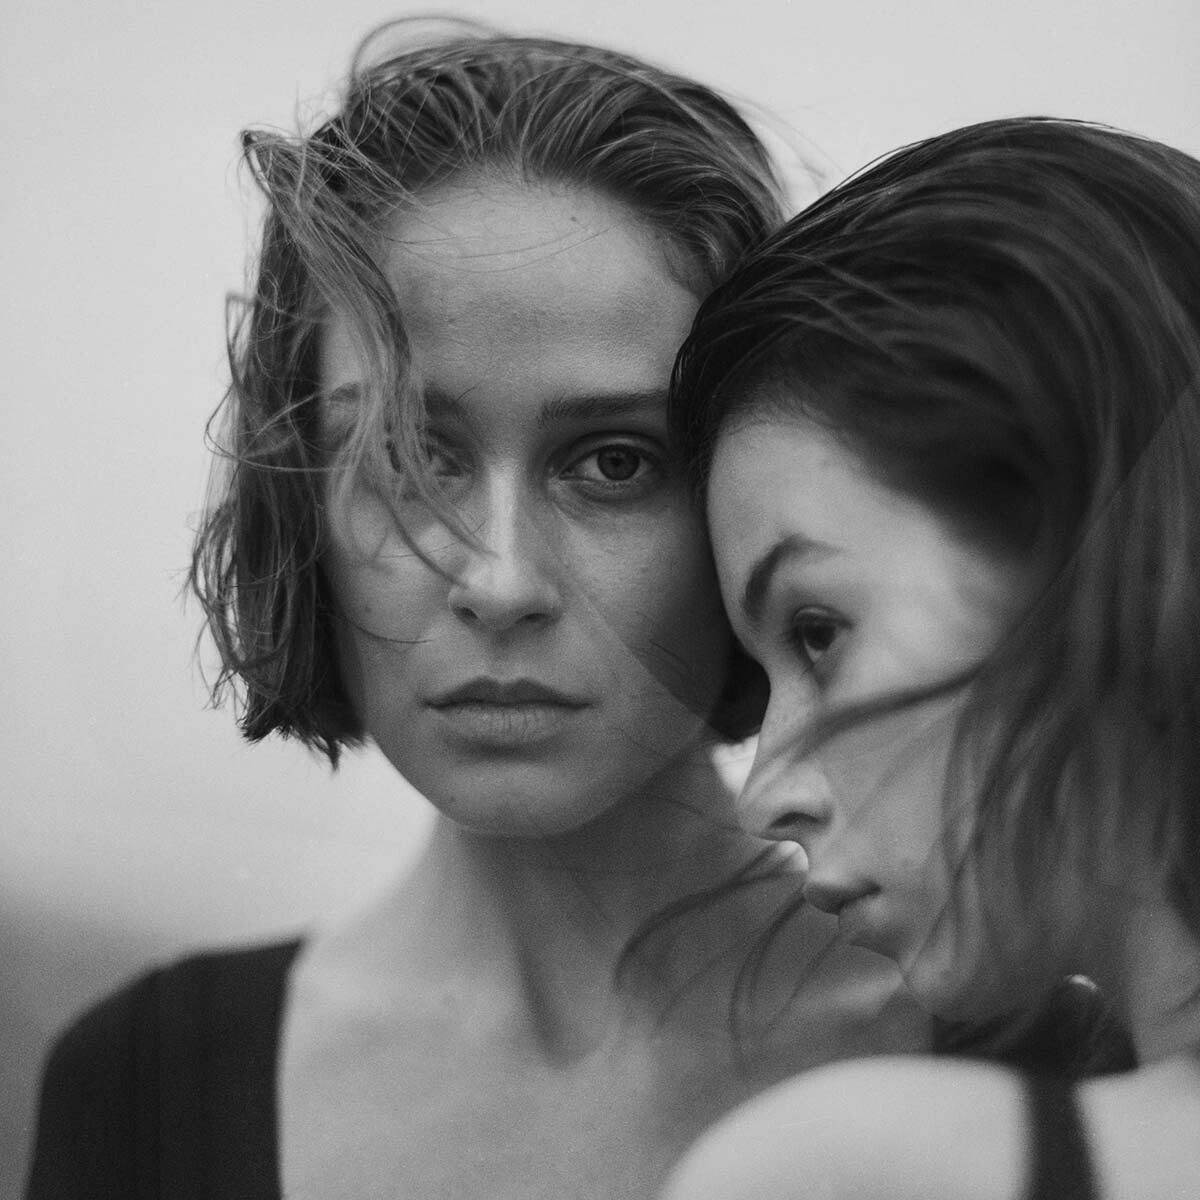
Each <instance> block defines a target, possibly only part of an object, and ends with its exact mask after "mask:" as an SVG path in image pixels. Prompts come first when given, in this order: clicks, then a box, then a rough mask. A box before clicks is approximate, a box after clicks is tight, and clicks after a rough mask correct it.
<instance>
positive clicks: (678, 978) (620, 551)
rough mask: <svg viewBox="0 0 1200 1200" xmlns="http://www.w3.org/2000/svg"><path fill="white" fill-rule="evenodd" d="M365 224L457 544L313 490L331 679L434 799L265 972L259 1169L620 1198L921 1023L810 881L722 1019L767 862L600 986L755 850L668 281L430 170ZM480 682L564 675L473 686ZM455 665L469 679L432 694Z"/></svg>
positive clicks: (398, 487) (683, 312)
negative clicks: (749, 990) (263, 1156)
mask: <svg viewBox="0 0 1200 1200" xmlns="http://www.w3.org/2000/svg"><path fill="white" fill-rule="evenodd" d="M389 233H390V239H389V240H388V242H387V243H386V245H385V251H384V257H383V266H384V267H385V269H386V271H387V272H388V274H389V275H390V277H391V278H392V281H393V283H394V286H395V287H396V289H397V292H398V294H399V297H400V300H401V305H402V308H403V312H404V318H405V324H406V327H407V329H408V331H409V333H410V336H411V340H412V346H413V353H414V358H415V362H416V370H417V371H418V378H419V382H420V384H421V386H423V388H424V389H425V394H426V399H427V401H428V402H429V407H430V425H429V438H428V452H429V462H430V467H431V469H432V471H433V473H434V475H435V476H436V478H437V481H438V486H439V487H442V488H444V489H445V490H444V495H445V498H446V500H447V502H448V503H449V504H451V505H452V506H453V508H454V511H455V512H456V514H457V515H458V517H459V518H460V520H461V521H462V523H463V524H464V525H465V526H466V528H467V530H468V531H469V532H470V533H471V534H473V535H474V539H475V541H474V543H472V542H468V541H466V540H464V539H462V538H458V537H456V536H455V535H454V533H453V532H452V531H451V529H450V528H448V526H447V525H446V524H445V523H444V522H443V521H442V520H439V519H438V518H436V517H435V516H434V515H433V514H432V512H431V511H430V510H429V509H428V508H426V507H424V506H422V505H421V504H418V503H417V502H416V501H415V500H414V499H413V497H412V494H411V490H410V491H409V492H408V493H407V494H406V492H405V488H404V481H403V480H402V479H399V478H397V479H396V481H395V491H394V492H393V493H392V494H391V496H390V497H387V498H385V497H382V496H380V495H379V494H377V493H372V492H371V491H370V490H368V489H367V488H365V487H359V488H358V489H357V490H352V491H351V492H350V493H349V496H348V499H347V502H346V504H345V505H344V506H343V505H339V504H338V503H337V497H338V496H339V495H340V494H341V493H340V491H339V489H338V488H337V487H336V486H331V490H330V497H331V503H332V511H331V513H330V549H329V552H328V555H327V557H326V559H325V560H324V563H323V566H324V569H325V571H326V574H327V576H328V579H329V581H330V584H331V587H332V591H333V595H334V599H335V601H336V603H337V605H338V607H339V610H340V613H341V617H342V632H341V636H340V646H339V650H340V655H341V660H342V666H343V671H344V675H345V679H346V683H347V686H348V689H349V691H350V694H351V696H352V698H353V702H354V703H355V705H356V706H357V708H358V711H359V713H360V714H361V716H362V719H363V722H364V724H365V726H366V729H367V730H368V732H369V734H370V735H371V737H372V738H373V739H374V740H375V741H376V742H377V743H378V744H379V747H380V748H381V750H382V751H383V753H384V754H385V755H386V756H387V757H388V759H389V760H390V761H391V763H392V764H393V765H394V766H395V767H396V769H397V770H398V771H399V772H401V773H402V774H403V775H404V776H406V777H407V778H408V779H409V780H410V781H412V782H413V783H415V784H416V785H417V786H418V787H419V788H420V789H421V790H422V791H423V792H425V794H426V795H427V796H428V797H429V799H430V801H431V802H432V803H433V804H434V805H435V806H436V808H437V810H438V819H437V821H436V823H435V828H434V833H433V837H432V839H431V842H430V844H429V846H428V848H427V850H426V852H425V854H424V856H423V858H422V859H421V861H420V862H419V863H418V865H417V867H416V869H415V870H414V871H413V872H412V873H411V874H410V875H409V876H407V877H406V878H404V879H402V880H401V881H399V882H398V883H397V884H396V886H395V887H394V888H392V889H391V890H389V891H388V892H386V893H385V894H384V895H383V896H381V897H379V898H378V900H377V901H375V902H373V903H372V904H370V905H369V906H368V907H367V908H366V909H365V910H363V911H362V912H360V913H355V914H351V915H350V916H349V917H348V918H346V919H345V920H344V921H341V922H338V923H336V924H334V925H331V926H330V927H329V928H326V929H322V930H319V931H317V932H316V933H315V935H314V936H313V937H312V938H310V939H309V941H308V942H307V944H306V946H305V949H304V952H303V954H302V956H301V958H300V960H299V961H298V963H297V965H296V967H295V969H294V972H293V975H292V978H291V980H290V984H289V989H288V1006H287V1013H286V1019H285V1026H284V1033H283V1045H282V1064H281V1074H280V1101H279V1109H280V1129H281V1157H282V1175H283V1185H284V1193H285V1194H286V1195H288V1196H294V1197H296V1198H297V1200H300V1198H303V1197H309V1196H312V1197H320V1200H343V1198H344V1200H351V1198H352V1200H373V1198H376V1197H378V1198H379V1200H385V1198H387V1200H390V1198H392V1197H394V1196H397V1195H411V1196H421V1197H431V1198H432V1197H441V1196H446V1197H454V1198H455V1200H476V1198H478V1200H485V1198H486V1200H518V1198H519V1200H543V1198H545V1200H550V1198H554V1200H561V1197H564V1196H570V1197H572V1200H601V1198H603V1200H619V1198H625V1197H628V1198H630V1200H633V1198H634V1197H636V1198H637V1200H644V1198H645V1197H647V1196H649V1195H652V1194H653V1193H654V1191H655V1189H656V1188H657V1187H658V1186H660V1185H661V1183H662V1181H663V1179H664V1178H665V1176H666V1173H667V1171H668V1170H669V1168H670V1166H671V1164H672V1163H674V1162H675V1161H676V1160H677V1159H678V1157H679V1155H680V1154H681V1153H682V1152H683V1150H684V1149H685V1147H686V1146H687V1145H688V1144H690V1143H691V1142H692V1141H693V1140H694V1139H695V1138H696V1137H697V1136H699V1134H700V1132H701V1131H702V1130H703V1129H704V1128H705V1127H706V1126H708V1125H709V1124H711V1123H712V1121H713V1120H715V1119H716V1118H717V1117H719V1116H720V1115H721V1114H722V1113H724V1112H727V1111H728V1110H729V1109H730V1108H732V1107H733V1106H734V1105H736V1104H738V1103H740V1102H741V1101H742V1100H744V1099H745V1098H746V1097H747V1096H749V1095H752V1094H754V1093H755V1092H757V1091H758V1090H760V1089H761V1088H763V1087H765V1086H768V1085H770V1084H772V1083H774V1082H777V1081H778V1080H779V1079H780V1078H782V1077H784V1076H786V1075H787V1074H790V1073H791V1072H793V1071H797V1070H801V1069H804V1068H805V1067H808V1066H812V1065H814V1064H815V1063H819V1062H827V1061H829V1060H830V1059H832V1058H837V1057H841V1056H849V1055H855V1054H862V1053H869V1052H872V1051H880V1050H902V1049H914V1048H922V1047H924V1046H926V1045H927V1044H928V1041H927V1038H928V1031H927V1025H926V1022H925V1020H924V1018H923V1017H922V1016H921V1015H920V1014H919V1013H917V1011H916V1010H915V1008H914V1007H913V1006H912V1005H911V1004H910V1003H908V1002H907V1000H906V999H905V998H903V997H902V996H901V990H900V981H899V978H898V976H897V975H896V973H895V971H894V969H892V968H891V967H890V964H887V963H885V962H884V961H883V960H882V959H879V958H878V957H877V956H874V955H871V954H869V953H867V952H864V951H858V950H854V949H847V948H838V949H836V950H832V951H831V950H830V949H829V944H830V942H831V940H832V939H833V936H834V934H835V932H836V930H835V928H834V925H835V923H834V922H833V920H832V919H831V918H829V917H828V916H827V915H825V914H823V913H821V912H818V911H816V910H812V909H807V910H806V911H805V912H804V913H803V914H802V915H801V916H800V917H799V918H798V919H797V920H795V921H794V922H792V923H791V924H790V925H789V929H788V932H787V936H786V937H785V938H783V939H782V940H781V942H780V944H779V951H778V953H777V954H775V955H774V956H773V957H772V958H771V959H770V961H768V963H767V964H766V965H765V968H764V972H763V976H762V980H761V983H760V987H759V988H758V989H757V991H756V1003H757V1007H756V1010H755V1011H756V1017H757V1028H758V1030H759V1033H758V1034H757V1035H756V1036H755V1037H752V1039H751V1041H750V1042H749V1043H745V1044H742V1045H738V1044H736V1043H735V1041H734V1039H733V1037H732V1036H731V1030H730V1023H729V1018H730V999H731V994H732V987H733V981H734V978H735V976H736V973H737V971H738V969H739V967H740V965H741V963H742V961H743V957H744V953H745V949H746V947H747V946H748V945H749V944H750V943H751V942H752V940H753V938H754V936H755V934H756V933H757V932H758V931H760V930H761V928H762V926H763V924H764V923H765V921H766V920H767V919H769V916H770V914H772V913H773V912H774V911H775V909H776V907H777V906H778V905H780V904H782V903H783V902H785V901H786V900H788V899H789V898H791V897H792V896H793V895H794V891H795V881H794V880H793V879H790V878H788V877H786V876H784V877H780V878H779V879H777V880H774V881H772V882H770V883H768V884H763V885H759V886H758V887H756V888H754V889H746V890H744V891H743V892H740V893H738V894H737V895H736V896H735V897H732V898H731V899H729V900H728V901H726V902H725V903H722V904H720V905H718V906H716V907H715V908H712V909H709V910H702V911H700V912H699V913H697V914H695V915H693V916H691V917H689V918H688V919H687V921H686V922H685V923H682V924H680V925H679V926H677V927H676V929H675V933H676V936H675V937H673V938H670V939H668V940H667V941H666V942H662V941H660V942H658V943H656V944H655V945H654V946H653V947H647V948H645V949H643V950H642V951H641V952H639V954H638V955H637V957H636V958H635V959H634V960H633V962H632V964H627V967H628V969H627V970H626V972H625V974H624V975H623V976H622V979H621V986H620V987H618V986H616V980H617V966H618V962H619V961H621V956H622V954H623V952H624V951H625V949H626V948H627V946H628V944H629V940H630V938H631V937H632V936H633V935H634V934H635V933H636V932H637V931H638V930H639V929H641V928H642V927H643V926H644V923H645V922H646V921H647V920H648V919H650V918H651V917H653V916H654V915H656V914H658V913H661V912H662V910H663V908H664V907H666V906H667V905H669V904H671V903H672V902H675V901H678V900H679V899H680V898H681V897H686V896H691V895H694V894H696V893H703V892H705V891H707V890H709V889H712V888H714V887H716V886H718V885H720V884H722V883H724V882H726V881H727V880H728V879H729V878H730V876H731V875H732V874H733V873H734V872H736V871H737V870H738V869H739V868H742V867H744V866H745V865H746V864H747V863H749V862H750V861H751V860H753V859H755V858H756V856H758V855H759V854H761V853H762V852H763V851H764V850H766V849H768V848H769V843H764V842H762V841H760V840H758V839H756V838H753V837H749V836H747V835H746V834H745V833H744V832H743V831H742V830H741V829H740V828H739V827H738V825H737V823H736V821H735V819H734V813H733V796H732V794H731V791H730V789H729V787H728V786H727V785H726V784H725V782H724V781H723V780H722V779H721V777H720V775H719V773H718V772H717V770H716V768H715V766H714V762H713V757H712V753H711V751H712V749H713V740H714V739H713V735H712V734H711V732H710V731H709V729H708V727H707V723H706V720H705V715H706V714H707V713H708V712H709V711H710V710H711V707H712V704H713V701H714V699H715V697H716V695H717V692H718V689H719V687H720V684H721V681H722V676H723V668H724V663H725V661H726V658H727V652H728V649H729V646H730V644H731V633H730V631H729V627H728V624H727V622H726V620H725V617H724V615H723V610H722V608H721V604H720V594H719V591H718V588H717V581H716V574H715V569H714V566H713V564H712V561H711V555H710V551H709V544H708V540H707V534H706V532H705V529H704V524H703V519H702V514H701V513H700V512H698V511H697V510H696V508H695V506H694V505H693V504H692V503H691V502H690V501H689V499H688V496H687V494H686V490H685V488H684V485H683V482H682V480H681V479H680V478H679V475H678V474H677V472H676V471H675V470H674V468H673V466H672V464H671V462H670V460H669V456H668V454H667V451H666V430H665V423H664V419H665V390H666V385H667V381H668V378H669V375H670V369H671V364H672V361H673V355H674V352H675V348H676V346H677V344H678V343H679V341H680V340H681V339H682V338H683V336H684V334H685V332H686V330H687V327H688V324H689V321H690V319H691V316H692V314H693V312H694V310H695V307H696V303H697V298H696V297H695V296H694V295H693V294H692V293H691V292H690V291H689V290H688V288H687V287H686V286H684V285H683V284H681V283H680V282H679V280H680V277H681V276H680V275H679V274H678V273H677V272H676V271H675V270H673V269H672V267H673V265H674V264H672V263H671V261H670V259H669V257H668V255H667V254H666V252H665V251H664V248H663V247H662V246H661V244H660V243H659V242H657V241H656V240H655V238H654V237H653V236H652V235H651V234H650V233H649V232H648V231H647V230H646V229H645V228H644V226H643V225H642V224H641V222H639V221H638V220H637V219H635V218H634V217H633V216H632V215H631V214H630V213H628V212H626V211H625V210H623V209H622V208H620V207H618V206H615V205H614V204H613V203H612V202H610V201H609V200H607V199H605V198H602V197H599V196H593V195H589V194H583V193H579V192H576V191H567V190H563V189H557V188H556V189H550V188H546V187H541V186H532V185H524V184H523V185H520V186H518V187H513V186H510V185H503V184H498V183H495V182H491V183H487V184H479V185H477V186H467V185H463V186H459V187H456V188H452V189H447V190H443V191H440V192H435V193H433V194H431V195H428V196H425V197H423V198H422V204H421V206H420V208H419V209H416V210H412V211H409V212H408V213H407V214H406V215H401V216H400V217H399V218H398V219H397V221H396V223H395V225H394V226H393V228H392V229H391V230H390V231H389ZM322 350H323V362H322V372H323V384H324V387H325V389H326V391H327V393H329V394H330V395H331V397H333V399H334V400H335V401H340V400H347V399H353V389H354V387H355V386H356V385H357V384H358V383H359V381H360V380H361V379H362V378H363V372H362V371H361V370H360V369H359V364H358V362H357V360H356V357H355V354H354V352H353V348H352V342H351V339H350V338H349V336H348V334H347V331H346V330H345V329H344V328H342V327H341V326H340V325H339V323H338V322H337V321H336V320H334V321H332V322H331V324H330V326H329V328H328V330H327V331H326V338H325V341H324V345H323V347H322ZM389 501H390V502H391V503H389ZM392 504H394V505H395V507H396V510H397V511H396V514H395V515H396V516H398V517H399V518H400V526H398V525H397V522H396V520H395V519H394V517H393V510H392V507H391V505H392ZM401 527H402V528H401ZM480 679H484V680H487V681H489V682H490V684H491V685H496V686H500V687H501V688H502V689H503V688H504V687H509V686H510V685H512V684H513V683H514V682H515V681H523V683H524V685H526V686H528V685H536V686H538V687H543V688H552V689H553V690H554V691H555V692H556V693H557V694H559V695H560V696H562V697H564V698H565V700H564V701H563V702H562V703H559V704H554V703H550V704H547V703H541V704H537V703H530V702H529V701H528V699H521V698H520V697H519V696H518V697H517V698H516V700H514V699H513V696H512V695H511V694H510V695H509V696H508V699H507V700H505V698H504V697H505V693H504V692H503V690H501V693H500V699H499V702H497V698H496V695H495V692H494V688H493V691H492V693H490V695H491V699H488V689H487V688H486V687H482V686H481V685H479V684H478V683H477V682H472V681H478V680H480ZM464 685H465V686H466V688H467V691H468V693H472V692H474V693H475V694H474V701H473V702H472V703H464V704H463V706H462V711H458V712H446V711H444V709H445V708H446V703H445V700H446V696H447V693H451V694H452V695H453V694H456V693H457V691H458V690H459V689H461V688H462V687H463V686H464ZM766 1017H770V1018H772V1019H773V1020H772V1023H770V1025H769V1029H767V1022H766V1021H765V1020H764V1018H766ZM764 1030H765V1032H764Z"/></svg>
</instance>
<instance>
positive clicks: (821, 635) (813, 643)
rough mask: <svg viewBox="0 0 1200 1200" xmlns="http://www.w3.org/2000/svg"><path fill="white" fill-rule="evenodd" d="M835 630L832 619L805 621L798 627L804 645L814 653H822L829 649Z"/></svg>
mask: <svg viewBox="0 0 1200 1200" xmlns="http://www.w3.org/2000/svg"><path fill="white" fill-rule="evenodd" d="M835 632H836V630H835V629H834V626H833V622H832V621H805V622H804V624H803V625H802V626H801V628H800V635H801V637H803V639H804V645H805V647H806V648H807V649H809V650H811V651H813V652H814V653H815V654H823V653H824V652H825V651H826V650H828V649H829V647H830V645H831V644H832V642H833V638H834V634H835Z"/></svg>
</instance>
